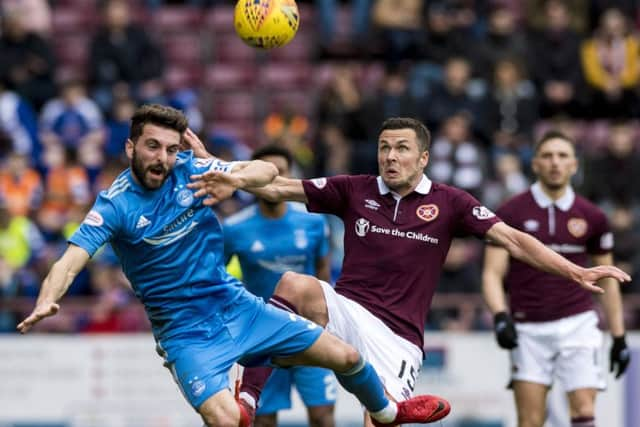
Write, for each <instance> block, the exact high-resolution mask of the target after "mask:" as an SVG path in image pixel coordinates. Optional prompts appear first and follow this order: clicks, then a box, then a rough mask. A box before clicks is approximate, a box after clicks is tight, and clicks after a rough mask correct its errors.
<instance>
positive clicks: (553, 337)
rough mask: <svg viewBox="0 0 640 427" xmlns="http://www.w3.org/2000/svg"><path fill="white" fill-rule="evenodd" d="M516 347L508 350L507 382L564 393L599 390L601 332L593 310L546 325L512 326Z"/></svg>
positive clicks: (601, 387) (533, 323)
mask: <svg viewBox="0 0 640 427" xmlns="http://www.w3.org/2000/svg"><path fill="white" fill-rule="evenodd" d="M516 330H517V331H518V346H517V347H516V348H515V349H513V350H512V351H511V379H512V380H520V381H528V382H533V383H538V384H545V385H548V386H551V384H552V383H553V380H554V378H555V379H557V380H558V381H559V383H560V385H561V386H562V388H563V389H564V391H567V392H569V391H573V390H577V389H581V388H595V389H599V390H603V389H604V388H605V386H606V384H605V379H604V373H603V368H602V332H601V331H600V330H599V329H598V316H597V315H596V313H595V312H594V311H587V312H585V313H580V314H576V315H573V316H569V317H565V318H563V319H559V320H554V321H550V322H524V323H516Z"/></svg>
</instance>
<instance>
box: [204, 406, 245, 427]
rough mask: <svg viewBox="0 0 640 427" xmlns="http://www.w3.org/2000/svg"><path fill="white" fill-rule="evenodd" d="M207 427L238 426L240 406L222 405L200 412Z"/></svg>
mask: <svg viewBox="0 0 640 427" xmlns="http://www.w3.org/2000/svg"><path fill="white" fill-rule="evenodd" d="M200 416H202V420H203V421H204V423H205V425H206V426H207V427H238V426H239V425H240V411H239V410H238V408H226V407H224V406H222V405H220V406H217V407H215V408H211V409H209V410H204V411H201V412H200Z"/></svg>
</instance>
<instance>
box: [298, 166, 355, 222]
mask: <svg viewBox="0 0 640 427" xmlns="http://www.w3.org/2000/svg"><path fill="white" fill-rule="evenodd" d="M302 186H303V187H304V194H305V195H306V196H307V200H308V202H307V209H308V210H309V212H319V213H330V214H334V215H338V216H339V217H342V214H343V213H344V210H345V207H346V206H347V205H348V198H349V197H348V194H349V189H350V188H351V182H350V177H348V176H347V175H337V176H333V177H329V178H314V179H305V180H302Z"/></svg>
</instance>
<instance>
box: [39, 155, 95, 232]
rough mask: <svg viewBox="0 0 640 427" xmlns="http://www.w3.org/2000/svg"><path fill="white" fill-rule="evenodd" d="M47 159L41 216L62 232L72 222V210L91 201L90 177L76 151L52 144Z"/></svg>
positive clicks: (45, 156)
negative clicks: (79, 163) (70, 218)
mask: <svg viewBox="0 0 640 427" xmlns="http://www.w3.org/2000/svg"><path fill="white" fill-rule="evenodd" d="M44 158H45V165H46V167H47V170H46V173H45V175H44V198H43V202H42V207H41V208H40V214H41V216H44V217H46V218H48V221H50V222H48V223H49V224H50V225H52V226H53V228H55V229H57V230H60V229H62V227H63V226H64V225H65V224H66V223H67V221H68V220H69V212H70V211H71V210H72V209H74V208H77V207H84V206H86V205H88V204H89V203H90V202H91V201H92V198H93V196H92V194H91V190H90V187H89V177H88V176H87V172H86V171H85V169H84V168H83V167H82V166H80V165H78V162H77V157H76V150H75V149H73V148H69V147H64V146H62V145H60V144H52V145H49V146H47V148H46V150H45V154H44ZM51 222H55V223H56V224H55V225H53V224H51Z"/></svg>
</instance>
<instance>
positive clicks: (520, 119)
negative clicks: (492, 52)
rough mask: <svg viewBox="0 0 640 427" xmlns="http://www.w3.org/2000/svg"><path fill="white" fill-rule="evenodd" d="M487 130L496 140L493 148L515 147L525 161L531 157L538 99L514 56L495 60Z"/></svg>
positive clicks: (487, 104) (486, 107) (486, 110)
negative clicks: (511, 58) (512, 58)
mask: <svg viewBox="0 0 640 427" xmlns="http://www.w3.org/2000/svg"><path fill="white" fill-rule="evenodd" d="M482 111H483V114H484V120H483V124H484V126H486V128H485V131H484V134H485V135H487V136H488V137H489V139H490V140H491V141H492V142H493V146H492V148H491V149H492V151H494V154H496V153H497V152H500V151H503V150H507V151H511V150H516V151H517V152H518V155H519V157H520V159H521V161H522V163H523V164H529V161H530V159H531V143H530V140H531V132H532V130H533V125H534V123H535V121H536V118H537V112H538V103H537V97H536V91H535V87H534V86H533V84H532V83H531V82H530V81H529V80H527V79H526V77H525V76H524V75H523V74H522V71H521V67H520V65H519V64H518V63H517V62H515V61H514V60H510V59H503V60H500V61H498V62H497V63H496V68H495V72H494V79H493V86H492V88H491V90H490V92H489V95H488V96H487V97H486V100H485V104H484V107H483V109H482Z"/></svg>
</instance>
